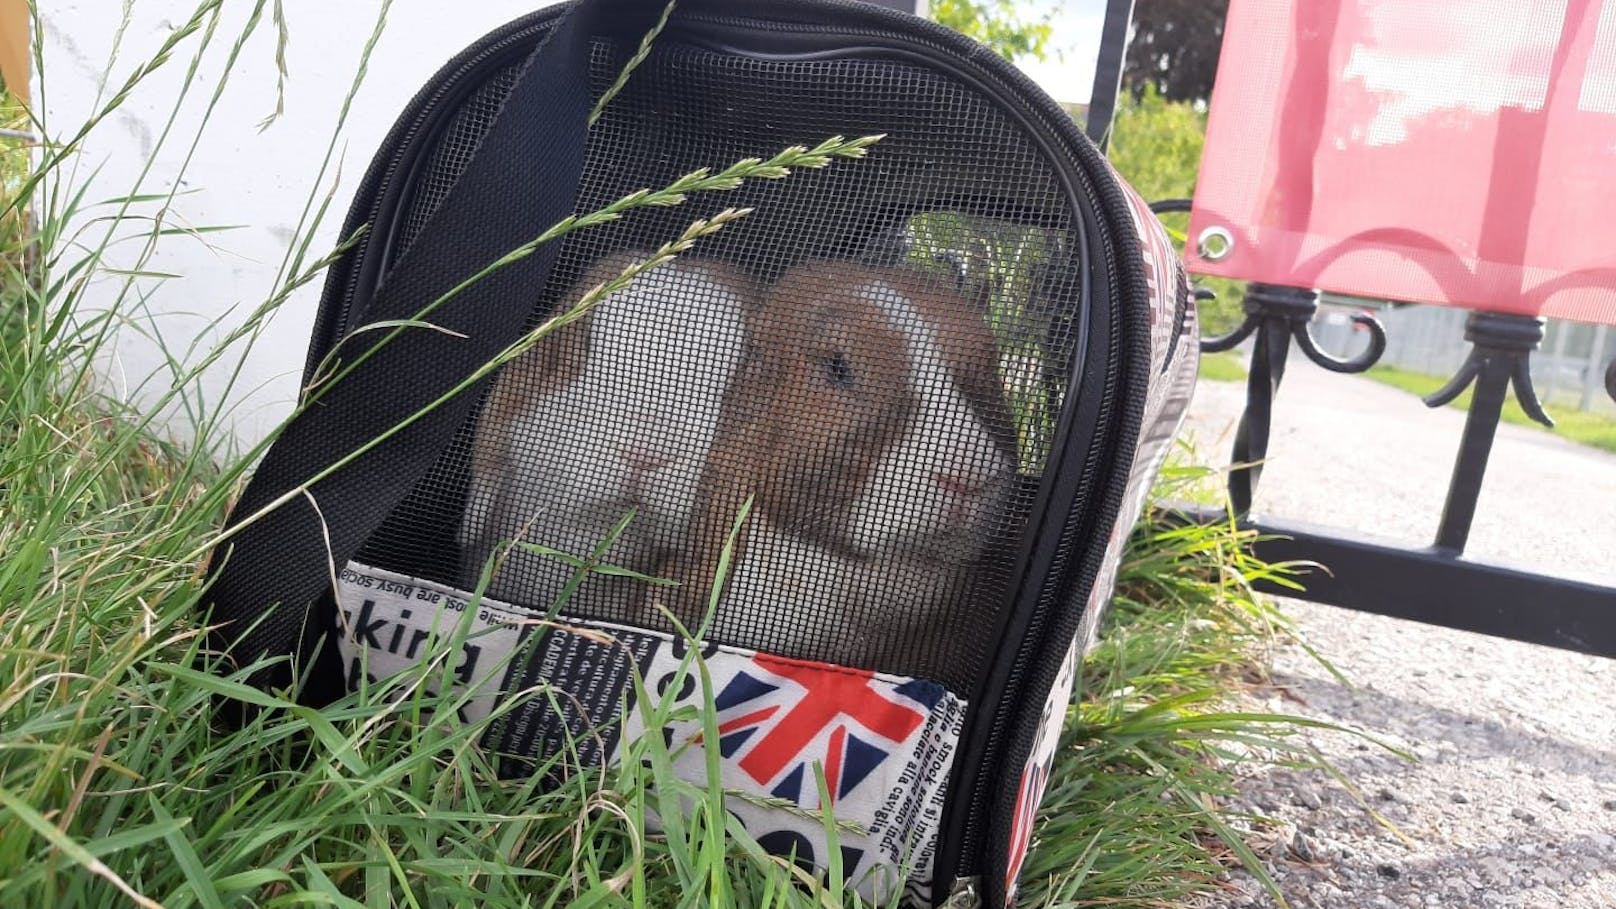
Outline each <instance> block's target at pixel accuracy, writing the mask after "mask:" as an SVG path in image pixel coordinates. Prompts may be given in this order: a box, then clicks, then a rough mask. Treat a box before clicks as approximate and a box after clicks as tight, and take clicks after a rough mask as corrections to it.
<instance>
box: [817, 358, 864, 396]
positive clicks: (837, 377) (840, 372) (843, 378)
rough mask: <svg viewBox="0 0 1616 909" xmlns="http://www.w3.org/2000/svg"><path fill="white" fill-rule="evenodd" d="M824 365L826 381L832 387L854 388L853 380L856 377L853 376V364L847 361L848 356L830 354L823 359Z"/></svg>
mask: <svg viewBox="0 0 1616 909" xmlns="http://www.w3.org/2000/svg"><path fill="white" fill-rule="evenodd" d="M822 365H823V367H824V371H825V379H826V380H827V381H829V382H830V384H831V386H832V387H835V388H841V389H848V388H852V387H853V380H854V378H856V377H855V376H854V374H853V364H852V363H849V362H848V361H847V355H846V354H843V353H839V352H838V353H833V354H828V355H826V356H825V358H824V359H823V361H822Z"/></svg>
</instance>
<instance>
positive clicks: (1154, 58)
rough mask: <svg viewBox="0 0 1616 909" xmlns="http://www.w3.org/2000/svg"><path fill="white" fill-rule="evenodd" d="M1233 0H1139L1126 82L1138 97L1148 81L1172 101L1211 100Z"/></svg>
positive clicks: (1125, 64) (1125, 70) (1125, 69)
mask: <svg viewBox="0 0 1616 909" xmlns="http://www.w3.org/2000/svg"><path fill="white" fill-rule="evenodd" d="M1228 12H1229V0H1137V2H1136V3H1135V4H1134V10H1133V40H1132V41H1130V42H1129V44H1128V56H1127V58H1126V59H1125V60H1124V62H1123V67H1122V84H1123V86H1124V87H1126V88H1127V89H1128V90H1129V91H1130V92H1132V93H1133V96H1134V97H1135V98H1139V97H1141V96H1142V95H1143V93H1144V91H1145V87H1146V86H1154V87H1155V89H1156V91H1157V92H1158V93H1159V94H1160V95H1161V96H1162V97H1163V98H1166V99H1167V100H1169V101H1206V100H1208V99H1209V98H1211V97H1212V80H1213V78H1214V77H1215V76H1216V75H1217V72H1218V52H1219V50H1220V49H1221V48H1222V46H1223V20H1224V17H1225V16H1226V15H1227V14H1228Z"/></svg>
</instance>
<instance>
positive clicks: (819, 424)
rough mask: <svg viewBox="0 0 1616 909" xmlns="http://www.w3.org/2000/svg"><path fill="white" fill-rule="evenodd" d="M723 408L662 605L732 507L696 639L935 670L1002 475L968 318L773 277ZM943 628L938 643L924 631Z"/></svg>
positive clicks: (690, 580)
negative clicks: (744, 507)
mask: <svg viewBox="0 0 1616 909" xmlns="http://www.w3.org/2000/svg"><path fill="white" fill-rule="evenodd" d="M754 323H755V335H756V339H757V340H756V345H755V347H754V348H753V349H752V350H751V351H749V354H748V359H747V363H746V365H745V366H743V367H742V371H741V375H740V376H739V377H738V378H737V379H736V381H735V383H734V384H733V385H732V387H731V390H730V393H729V395H728V396H727V398H726V402H725V414H724V417H723V420H722V423H721V426H720V430H719V438H718V440H717V441H716V442H715V443H714V446H713V450H712V452H711V455H710V457H709V462H708V472H707V475H706V476H705V477H704V479H703V485H702V500H703V504H702V505H701V506H700V509H699V514H698V516H697V518H696V520H695V521H694V523H693V525H692V534H691V536H692V548H691V550H690V552H689V553H687V554H686V555H685V556H684V559H685V565H684V568H683V569H682V570H681V571H680V574H681V575H683V576H685V577H686V578H687V581H686V584H685V590H686V591H687V592H684V593H681V594H679V595H678V596H677V597H670V598H669V601H670V605H676V608H675V611H676V612H678V613H680V615H681V618H683V619H685V620H686V621H695V620H696V619H698V618H700V616H701V614H702V612H703V607H704V606H705V604H706V600H705V597H704V596H703V595H702V592H703V591H704V590H706V589H707V588H706V587H705V586H704V583H705V584H710V583H711V581H712V578H713V577H714V573H715V571H716V567H717V553H718V551H719V548H720V547H721V546H722V541H723V539H724V536H725V535H726V534H727V532H728V531H729V529H730V527H731V525H732V524H733V522H734V520H735V517H736V514H737V512H738V510H739V507H740V505H741V503H742V502H744V501H745V499H746V498H747V497H748V496H751V497H753V502H754V504H753V512H752V517H751V518H750V520H749V523H748V525H747V527H746V528H745V530H744V533H743V534H742V536H741V538H740V539H739V540H738V544H737V547H736V552H735V557H734V562H733V564H732V569H731V572H730V575H729V579H728V582H727V586H726V589H725V593H724V596H723V598H722V600H721V603H720V605H719V608H718V612H717V614H716V615H715V617H714V622H713V625H712V627H711V630H710V632H709V634H710V636H711V637H712V638H713V639H715V640H717V641H720V642H723V643H731V644H736V645H741V646H748V647H756V648H759V649H762V650H765V651H768V652H771V653H776V654H779V655H782V656H791V657H801V658H807V659H817V660H826V661H831V662H838V663H845V664H849V665H863V666H866V667H868V668H879V669H883V670H891V671H906V672H915V673H918V672H928V671H930V672H936V671H944V670H946V667H940V666H938V665H937V662H938V661H939V660H941V659H943V657H942V656H940V654H942V653H943V652H944V651H946V650H947V649H949V648H948V647H946V646H939V645H938V644H937V640H938V636H939V635H943V636H952V637H955V638H958V637H960V636H961V635H972V636H974V640H975V642H976V643H980V641H981V639H982V636H983V635H984V634H985V633H986V626H987V624H988V623H987V621H984V622H983V626H984V627H982V628H979V629H976V630H971V629H968V628H967V629H962V628H960V627H957V625H958V623H957V622H956V621H955V619H957V618H960V617H962V610H968V609H969V608H972V607H974V606H975V605H976V604H966V603H965V600H966V598H967V596H968V583H969V581H970V576H971V574H972V571H971V569H972V568H973V566H974V565H975V563H976V562H977V560H978V558H979V557H980V556H981V555H982V553H983V549H984V544H985V543H986V541H987V540H988V538H989V536H990V534H991V533H992V531H993V525H994V522H995V521H997V520H999V519H1001V518H1002V516H1003V511H1002V509H1003V506H1004V504H1005V501H1006V498H1007V496H1008V494H1009V492H1010V490H1011V488H1012V484H1013V481H1014V479H1015V476H1016V445H1015V436H1014V431H1013V429H1012V427H1011V421H1010V418H1009V414H1008V410H1007V407H1006V405H1005V403H1004V397H1003V391H1002V387H1001V385H1000V383H999V379H998V377H997V375H996V374H995V371H994V366H995V363H996V362H997V361H998V356H997V353H996V350H995V345H994V342H993V337H992V334H991V332H990V331H989V330H988V327H987V324H986V313H985V312H984V311H983V310H982V308H981V307H980V306H979V305H976V304H972V303H971V302H969V301H967V300H966V299H965V298H964V297H963V296H962V295H961V294H960V293H959V292H958V291H957V290H955V289H954V288H953V287H952V286H951V282H949V283H942V282H937V281H935V280H928V279H927V278H926V277H925V276H924V275H921V274H918V273H916V272H911V271H907V270H903V269H897V268H879V267H866V266H861V265H856V264H853V263H849V262H820V263H811V264H808V265H802V266H798V267H797V268H795V269H792V270H791V271H789V272H787V273H786V274H785V275H784V276H783V277H782V278H781V279H780V281H779V283H778V284H777V285H776V286H775V287H774V288H773V290H772V291H770V292H769V293H768V295H767V297H766V300H765V303H764V307H763V309H762V311H761V312H760V314H759V315H758V317H757V318H756V319H755V320H754ZM942 623H948V624H950V625H953V626H955V627H949V628H939V627H937V626H938V625H939V624H942Z"/></svg>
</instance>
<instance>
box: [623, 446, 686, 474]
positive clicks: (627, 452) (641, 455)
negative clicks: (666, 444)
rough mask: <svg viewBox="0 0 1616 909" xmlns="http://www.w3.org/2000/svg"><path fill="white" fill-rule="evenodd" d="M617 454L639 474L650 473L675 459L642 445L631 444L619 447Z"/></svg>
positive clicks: (630, 468) (629, 467)
mask: <svg viewBox="0 0 1616 909" xmlns="http://www.w3.org/2000/svg"><path fill="white" fill-rule="evenodd" d="M617 454H618V457H620V458H622V459H623V463H624V464H625V465H627V466H628V469H629V470H631V471H633V472H634V473H637V474H643V473H650V472H651V471H653V470H657V469H659V468H662V467H666V466H668V464H670V463H671V462H672V461H673V458H672V457H671V456H669V455H666V454H663V453H662V452H660V451H655V450H653V449H650V448H646V447H644V446H642V445H630V446H628V447H626V448H622V449H619V450H618V452H617Z"/></svg>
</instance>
